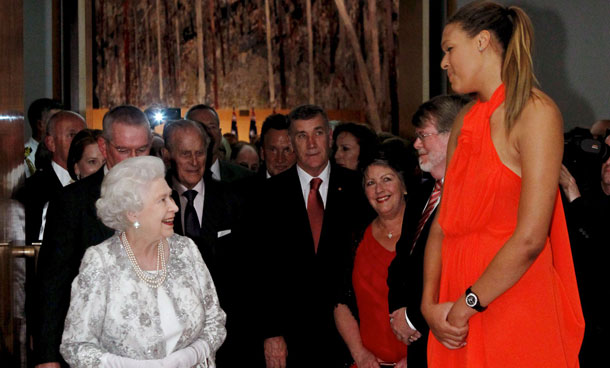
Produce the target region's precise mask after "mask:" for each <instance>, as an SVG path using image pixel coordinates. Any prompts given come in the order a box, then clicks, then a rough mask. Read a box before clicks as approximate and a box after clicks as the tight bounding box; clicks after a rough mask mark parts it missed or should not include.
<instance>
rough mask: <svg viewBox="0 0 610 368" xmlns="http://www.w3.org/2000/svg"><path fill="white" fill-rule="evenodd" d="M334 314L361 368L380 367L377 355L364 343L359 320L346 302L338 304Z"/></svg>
mask: <svg viewBox="0 0 610 368" xmlns="http://www.w3.org/2000/svg"><path fill="white" fill-rule="evenodd" d="M334 314H335V324H336V325H337V330H338V331H339V334H340V335H341V337H342V338H343V341H345V344H346V345H347V348H348V349H349V351H350V354H351V355H352V358H354V361H355V362H356V365H357V366H358V367H359V368H378V367H379V363H378V359H377V357H375V355H373V353H371V352H370V351H369V350H368V349H367V348H365V347H364V345H363V344H362V340H361V339H360V329H359V328H358V322H357V321H356V319H355V318H354V316H353V315H352V312H351V311H350V310H349V308H348V307H347V306H346V305H344V304H338V305H337V306H336V307H335V312H334Z"/></svg>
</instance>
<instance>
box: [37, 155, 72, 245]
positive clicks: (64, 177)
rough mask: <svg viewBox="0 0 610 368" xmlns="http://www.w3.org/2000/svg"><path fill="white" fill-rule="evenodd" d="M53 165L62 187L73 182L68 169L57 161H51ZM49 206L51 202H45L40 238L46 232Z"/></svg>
mask: <svg viewBox="0 0 610 368" xmlns="http://www.w3.org/2000/svg"><path fill="white" fill-rule="evenodd" d="M51 167H52V168H53V171H55V175H56V176H57V179H59V182H60V183H61V186H62V187H65V186H66V185H68V184H70V183H72V182H73V180H72V178H71V177H70V173H69V172H68V170H66V169H64V168H63V167H61V166H59V165H58V164H57V163H55V161H51ZM26 171H27V170H26ZM48 208H49V202H47V203H45V204H44V207H43V208H42V223H41V224H40V231H39V232H38V239H42V236H43V234H44V227H45V225H46V222H47V209H48Z"/></svg>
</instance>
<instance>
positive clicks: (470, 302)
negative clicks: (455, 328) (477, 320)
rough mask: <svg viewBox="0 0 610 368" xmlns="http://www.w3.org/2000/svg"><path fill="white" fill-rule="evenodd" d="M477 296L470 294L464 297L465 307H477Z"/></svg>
mask: <svg viewBox="0 0 610 368" xmlns="http://www.w3.org/2000/svg"><path fill="white" fill-rule="evenodd" d="M477 301H478V300H477V296H476V295H475V294H474V293H470V294H468V295H466V305H467V306H469V307H471V308H473V307H474V306H475V305H477Z"/></svg>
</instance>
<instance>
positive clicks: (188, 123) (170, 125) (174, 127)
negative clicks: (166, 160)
mask: <svg viewBox="0 0 610 368" xmlns="http://www.w3.org/2000/svg"><path fill="white" fill-rule="evenodd" d="M183 129H192V130H194V131H195V132H196V134H198V135H199V137H201V141H202V142H203V150H204V151H206V152H207V150H208V147H209V145H210V137H209V136H208V133H207V132H206V131H205V128H204V127H203V125H202V124H201V123H198V122H196V121H193V120H188V119H181V120H172V121H168V122H167V123H165V126H164V127H163V140H164V141H165V148H167V149H168V150H169V151H170V152H174V148H175V146H176V144H175V142H174V139H173V138H174V134H175V133H176V131H178V130H183Z"/></svg>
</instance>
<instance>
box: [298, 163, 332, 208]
mask: <svg viewBox="0 0 610 368" xmlns="http://www.w3.org/2000/svg"><path fill="white" fill-rule="evenodd" d="M297 174H298V176H299V182H300V184H301V192H302V194H303V199H304V200H305V206H307V199H308V197H309V187H310V182H311V179H313V178H314V177H313V176H311V175H309V174H308V173H307V172H306V171H305V170H303V169H302V168H301V167H300V166H299V165H298V164H297ZM316 178H320V179H322V184H320V187H319V188H318V191H319V192H320V196H321V197H322V202H324V208H326V198H328V182H329V180H330V162H328V163H326V167H325V168H324V170H322V172H321V173H320V175H318V176H316Z"/></svg>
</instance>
